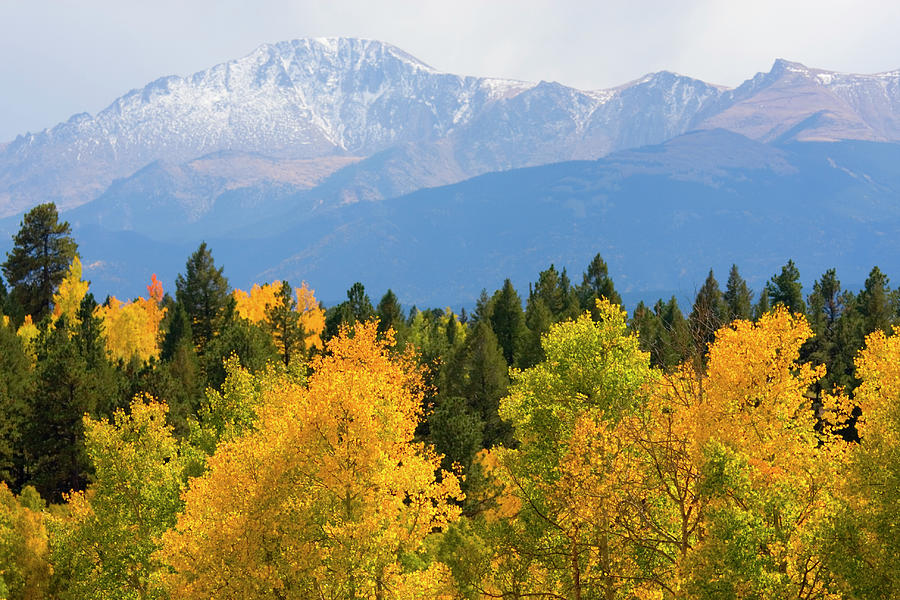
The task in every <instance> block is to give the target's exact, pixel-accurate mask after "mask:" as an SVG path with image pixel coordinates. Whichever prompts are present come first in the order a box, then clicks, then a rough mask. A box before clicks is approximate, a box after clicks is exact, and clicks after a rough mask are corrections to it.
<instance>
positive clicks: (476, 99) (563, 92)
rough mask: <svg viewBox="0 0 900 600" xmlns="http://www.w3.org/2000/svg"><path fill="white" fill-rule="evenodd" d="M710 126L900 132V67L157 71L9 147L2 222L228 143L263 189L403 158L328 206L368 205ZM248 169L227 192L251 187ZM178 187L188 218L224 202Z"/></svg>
mask: <svg viewBox="0 0 900 600" xmlns="http://www.w3.org/2000/svg"><path fill="white" fill-rule="evenodd" d="M713 128H722V129H728V130H731V131H735V132H738V133H741V134H742V135H745V136H747V137H749V138H751V139H755V140H759V141H764V142H769V141H774V140H785V139H797V140H806V141H831V140H839V139H860V140H873V141H895V140H900V71H894V72H890V73H882V74H878V75H853V74H841V73H834V72H831V71H823V70H820V69H809V68H806V67H803V66H802V65H799V64H797V63H791V62H788V61H783V60H778V61H776V62H775V65H774V66H773V68H772V69H771V71H769V72H768V73H760V74H757V75H756V76H754V77H753V78H751V79H749V80H748V81H746V82H745V83H744V84H742V85H741V86H739V87H737V88H734V89H726V88H723V87H721V86H716V85H712V84H708V83H705V82H703V81H700V80H697V79H692V78H690V77H685V76H682V75H677V74H674V73H669V72H665V71H664V72H660V73H654V74H650V75H647V76H645V77H643V78H640V79H637V80H635V81H633V82H630V83H627V84H625V85H622V86H619V87H616V88H613V89H609V90H589V91H584V90H577V89H574V88H571V87H567V86H564V85H561V84H558V83H550V82H539V83H528V82H520V81H513V80H505V79H491V78H477V77H464V76H459V75H454V74H449V73H442V72H440V71H437V70H435V69H433V68H432V67H430V66H428V65H426V64H424V63H422V62H421V61H419V60H417V59H415V58H414V57H412V56H410V55H409V54H407V53H406V52H404V51H402V50H400V49H399V48H396V47H394V46H391V45H390V44H385V43H382V42H377V41H372V40H360V39H351V38H327V39H304V40H293V41H288V42H280V43H277V44H266V45H263V46H260V47H259V48H257V49H256V50H255V51H253V52H252V53H250V54H248V55H247V56H245V57H243V58H240V59H237V60H233V61H229V62H226V63H222V64H220V65H216V66H214V67H212V68H210V69H207V70H205V71H200V72H198V73H195V74H193V75H191V76H188V77H174V76H173V77H164V78H161V79H158V80H156V81H154V82H152V83H150V84H148V85H147V86H145V87H144V88H143V89H140V90H133V91H131V92H129V93H127V94H125V95H124V96H122V97H121V98H119V99H117V100H116V101H114V102H113V103H112V104H111V105H110V106H109V107H108V108H106V109H104V110H103V111H101V112H100V113H98V114H97V115H95V116H91V115H87V114H81V115H75V116H73V117H72V118H71V119H69V121H67V122H65V123H61V124H59V125H57V126H55V127H52V128H49V129H46V130H44V131H41V132H38V133H33V134H32V133H30V134H27V135H22V136H19V137H18V138H16V139H15V140H13V141H11V142H9V143H7V144H5V145H0V216H4V215H12V214H16V213H19V212H21V211H23V210H26V209H27V208H28V207H30V206H31V205H33V204H35V203H37V202H40V201H46V200H54V201H56V202H57V203H58V204H60V205H61V206H62V207H63V208H72V207H75V206H79V205H81V204H84V203H86V202H89V201H90V200H93V199H94V198H97V197H99V196H101V195H102V194H104V192H108V191H113V192H114V191H115V190H114V188H110V186H111V184H113V182H114V181H115V180H116V179H121V178H129V177H131V176H132V175H133V174H137V173H138V172H139V171H140V170H141V169H143V168H144V167H146V166H147V165H149V164H151V163H153V162H154V161H158V160H162V161H164V162H166V163H169V164H173V165H182V164H184V163H189V162H191V161H196V160H197V159H199V158H201V157H209V156H210V155H212V158H211V159H210V160H215V157H216V156H217V155H218V154H219V153H221V152H223V151H224V152H230V153H235V154H246V155H248V156H256V155H259V156H262V157H265V159H266V161H268V162H267V166H266V169H268V171H261V174H260V175H259V176H256V177H251V178H250V179H253V180H254V184H253V185H258V184H259V183H260V181H263V182H264V181H266V180H267V176H266V175H265V173H266V172H271V171H272V170H273V169H274V171H276V172H278V173H281V174H284V173H286V172H288V171H290V172H291V173H292V174H291V176H290V177H289V179H299V180H302V181H306V180H310V179H311V178H312V179H315V178H316V177H318V175H317V174H319V173H321V172H322V165H321V164H320V163H319V162H317V161H319V160H320V159H327V160H326V161H325V164H328V165H330V167H329V168H332V167H335V166H336V165H338V164H339V163H336V162H335V161H334V160H332V159H334V158H335V157H338V158H352V159H357V158H366V157H375V158H374V160H373V161H372V163H370V164H374V165H378V168H382V167H383V166H384V162H385V160H387V161H388V162H390V164H391V165H392V169H393V172H394V173H395V174H396V175H393V176H392V175H385V173H384V172H375V171H371V170H370V171H366V165H364V164H362V163H360V164H355V165H353V166H352V167H347V168H353V169H354V174H353V175H352V176H350V175H345V176H343V181H345V182H348V183H347V184H346V187H345V188H342V189H339V190H335V191H334V193H333V195H332V196H333V198H332V201H334V202H354V201H357V200H364V199H379V198H385V197H392V196H394V195H398V194H401V193H408V192H411V191H414V190H416V189H420V188H422V187H427V186H434V185H442V184H447V183H454V182H456V181H461V180H463V179H466V178H468V177H471V176H474V175H478V174H482V173H487V172H491V171H499V170H506V169H511V168H518V167H525V166H535V165H541V164H548V163H553V162H560V161H565V160H573V159H595V158H598V157H601V156H605V155H607V154H609V153H610V152H614V151H617V150H621V149H627V148H635V147H640V146H644V145H647V144H656V143H661V142H663V141H665V140H667V139H671V138H673V137H675V136H677V135H680V134H682V133H685V132H687V131H691V130H695V129H713ZM385 156H387V158H385ZM302 161H308V162H302ZM232 162H233V161H232ZM348 162H352V161H348ZM364 162H365V161H364ZM250 163H253V161H252V160H248V161H245V164H244V165H243V166H242V170H241V173H242V175H241V176H240V177H236V178H235V179H234V181H230V180H229V181H225V182H223V183H222V185H223V186H225V187H226V188H228V189H233V188H235V187H239V186H240V185H241V182H242V181H244V180H246V179H247V177H246V171H247V169H248V168H249V166H248V165H249V164H250ZM273 165H278V166H277V167H273ZM306 169H312V171H310V173H309V174H308V175H307V173H306ZM188 171H191V172H193V171H194V170H193V169H188ZM219 171H223V170H222V169H219ZM339 174H340V171H339V172H338V173H337V174H336V175H339ZM281 179H284V177H281ZM141 181H142V182H146V173H143V174H142V175H141ZM270 181H271V182H272V183H273V185H278V186H281V185H282V184H284V182H283V181H281V180H279V179H278V178H277V177H276V178H270ZM143 184H144V183H142V185H143ZM186 185H188V187H190V188H192V189H196V188H198V184H196V183H195V182H194V183H192V182H188V183H186ZM120 187H121V186H120ZM132 187H133V188H134V189H133V190H132V192H131V193H130V194H131V197H137V196H139V195H140V189H141V188H140V186H132ZM157 187H158V186H157ZM199 187H203V186H202V185H200V186H199ZM213 187H215V186H213ZM217 189H218V188H217ZM298 189H304V187H303V186H302V185H300V186H298ZM176 192H178V190H176ZM177 195H178V194H177V193H176V196H177ZM181 195H182V196H185V197H188V198H189V200H185V201H186V202H191V203H192V204H191V205H190V206H188V207H187V208H186V209H185V210H186V212H188V213H191V214H195V213H197V214H199V213H198V212H197V211H198V210H200V212H201V213H202V206H204V205H210V204H213V203H214V202H215V197H207V198H203V199H202V201H198V200H196V199H195V198H194V195H193V192H191V193H186V194H181ZM198 207H200V208H199V209H198Z"/></svg>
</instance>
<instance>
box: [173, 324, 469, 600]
mask: <svg viewBox="0 0 900 600" xmlns="http://www.w3.org/2000/svg"><path fill="white" fill-rule="evenodd" d="M392 342H393V340H392V336H391V335H388V336H386V339H384V340H380V339H379V338H378V334H377V326H376V324H375V323H367V324H363V325H357V326H356V328H355V333H354V335H353V336H352V337H351V336H350V334H349V333H348V331H347V330H346V329H345V330H343V331H342V333H341V334H340V335H339V336H338V337H336V338H334V339H333V340H332V341H331V342H329V344H328V347H327V351H328V353H327V354H326V355H323V356H319V357H317V358H315V359H314V361H313V374H312V375H311V376H310V379H309V383H308V386H304V385H302V384H300V383H298V382H297V381H296V380H294V379H291V378H289V377H285V376H281V375H278V374H277V372H275V371H273V372H270V373H269V374H267V375H264V377H270V378H276V379H274V380H272V381H269V382H267V383H266V385H263V386H260V388H259V389H260V390H261V392H260V393H261V396H260V399H259V402H258V404H257V408H256V414H257V416H256V420H255V428H254V429H253V430H251V431H248V432H246V433H245V434H244V435H242V436H239V437H237V438H234V439H232V440H230V441H224V442H223V443H221V444H220V445H219V447H218V448H217V450H216V452H215V454H214V455H213V456H211V457H210V459H209V461H208V470H207V472H206V473H205V474H204V475H203V476H201V477H199V478H197V479H195V480H193V481H192V483H191V485H190V488H189V490H188V491H187V492H186V494H185V496H184V499H185V503H186V505H185V510H184V513H183V514H182V515H181V516H180V517H179V519H178V523H177V525H176V527H175V528H174V530H172V531H170V532H169V533H167V534H166V535H165V536H164V548H163V550H162V551H161V554H160V556H161V557H162V559H163V560H164V561H165V562H166V563H168V565H169V566H170V572H169V573H168V574H166V575H165V576H164V578H163V579H164V583H165V585H166V587H167V589H168V592H169V594H170V595H171V597H172V598H210V597H221V598H229V597H230V598H247V599H252V598H328V599H338V598H341V599H356V598H384V599H401V598H402V599H407V598H409V599H411V598H440V597H443V595H444V593H445V589H446V585H447V581H446V580H447V573H446V569H445V568H443V567H442V566H441V565H440V564H439V563H431V564H430V565H429V564H427V561H425V560H423V557H422V556H420V553H421V551H422V550H423V541H424V540H425V539H426V537H428V536H429V535H430V534H431V533H432V532H434V531H437V530H440V529H442V528H444V527H445V526H446V525H447V524H448V523H449V522H451V521H453V520H454V519H455V518H456V516H457V514H458V512H459V511H458V508H457V507H456V505H455V504H454V503H453V500H455V499H456V498H458V496H459V494H460V492H459V485H458V481H457V479H456V477H455V476H453V475H452V474H448V473H442V474H441V477H440V479H436V478H435V473H437V472H438V470H439V457H438V456H436V455H435V454H434V453H433V452H431V451H429V450H428V448H426V447H424V446H423V445H422V444H420V443H417V442H415V441H414V433H415V429H416V426H417V424H418V423H419V420H420V419H421V400H422V390H421V374H420V373H419V371H418V370H417V369H416V367H415V362H414V360H413V357H412V356H410V355H408V354H407V355H402V356H397V355H396V354H395V353H393V352H392V351H391V346H392Z"/></svg>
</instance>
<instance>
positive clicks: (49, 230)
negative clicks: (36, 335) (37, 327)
mask: <svg viewBox="0 0 900 600" xmlns="http://www.w3.org/2000/svg"><path fill="white" fill-rule="evenodd" d="M77 251H78V244H76V243H75V240H73V239H72V229H71V227H69V224H68V223H67V222H65V221H63V222H62V223H60V222H59V214H58V213H57V211H56V205H55V204H53V203H52V202H51V203H47V204H39V205H37V206H35V207H34V208H32V209H31V210H30V211H28V212H27V213H26V214H25V217H24V218H23V219H22V225H21V227H20V229H19V232H18V233H17V234H16V235H15V236H14V237H13V248H12V250H10V251H9V252H8V253H7V254H6V262H4V263H3V265H2V267H3V274H4V275H5V276H6V279H7V281H8V282H9V285H10V286H11V287H12V295H13V296H15V298H16V301H17V302H18V303H19V304H21V305H22V307H23V308H24V310H25V312H26V313H27V314H29V315H31V316H32V318H33V319H34V322H35V323H37V322H38V321H40V320H41V319H42V318H44V317H45V316H46V315H48V314H50V309H51V305H52V303H53V293H54V292H55V291H56V288H57V287H58V286H59V284H60V282H62V280H63V278H64V277H65V275H66V271H67V270H68V268H69V264H70V263H71V262H72V259H73V258H74V257H75V254H76V253H77Z"/></svg>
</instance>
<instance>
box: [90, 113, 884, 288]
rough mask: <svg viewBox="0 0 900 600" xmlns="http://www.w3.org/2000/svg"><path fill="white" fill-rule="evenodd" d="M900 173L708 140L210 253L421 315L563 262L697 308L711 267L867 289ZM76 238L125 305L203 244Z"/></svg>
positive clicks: (264, 231) (233, 273) (514, 174)
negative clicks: (143, 277)
mask: <svg viewBox="0 0 900 600" xmlns="http://www.w3.org/2000/svg"><path fill="white" fill-rule="evenodd" d="M898 163H900V144H888V143H874V142H862V141H847V142H834V143H811V142H804V143H798V142H789V143H782V144H763V143H760V142H756V141H753V140H750V139H748V138H746V137H744V136H740V135H738V134H735V133H732V132H728V131H724V130H711V131H700V132H695V133H691V134H687V135H684V136H680V137H677V138H674V139H672V140H670V141H669V142H666V143H665V144H662V145H656V146H648V147H643V148H640V149H636V150H630V151H624V152H619V153H615V154H613V155H610V156H609V157H606V158H604V159H600V160H597V161H574V162H565V163H557V164H552V165H545V166H540V167H533V168H527V169H518V170H512V171H507V172H502V173H493V174H488V175H483V176H480V177H476V178H474V179H470V180H467V181H464V182H462V183H459V184H455V185H451V186H444V187H438V188H433V189H427V190H421V191H418V192H415V193H413V194H409V195H406V196H402V197H399V198H394V199H388V200H385V201H382V202H364V203H354V204H343V205H339V206H335V207H331V208H328V209H321V208H320V209H316V210H313V209H311V208H309V207H307V208H306V209H302V210H304V211H307V216H306V217H305V218H303V219H299V220H297V221H295V222H293V223H291V224H288V225H285V224H284V221H285V215H283V214H278V215H273V216H265V215H260V218H259V219H258V220H257V221H256V222H255V223H249V222H248V223H245V224H244V226H243V227H237V228H236V229H233V230H232V231H231V232H230V233H228V234H223V233H221V232H222V231H224V230H222V229H219V230H218V231H219V232H220V233H219V234H217V235H214V236H210V237H206V240H207V241H208V242H209V244H210V247H211V248H212V249H213V252H214V254H215V257H216V261H217V262H218V263H219V264H223V265H225V267H226V274H227V275H228V276H229V278H230V279H231V281H232V283H233V284H234V285H236V286H239V287H244V286H247V285H249V284H250V283H252V282H260V281H269V280H273V279H284V278H287V279H289V280H290V281H292V282H299V281H300V280H307V281H309V282H311V283H312V285H313V286H314V287H315V288H316V290H317V297H319V298H321V299H323V300H325V301H326V302H330V301H339V300H340V299H341V298H342V296H343V292H344V291H345V290H346V289H347V288H348V287H349V286H350V284H352V283H353V282H354V281H357V280H359V281H362V282H364V283H365V284H366V286H367V288H368V289H370V291H371V293H373V294H380V293H381V292H382V291H383V290H384V289H386V288H387V287H391V288H393V289H394V291H395V292H397V294H398V295H399V296H400V297H401V298H402V299H403V300H404V302H409V303H413V302H414V303H417V304H419V305H420V306H423V305H434V304H441V305H443V304H446V303H453V304H454V305H456V304H457V303H460V302H465V303H470V302H472V301H473V300H474V299H475V298H476V297H477V295H478V293H479V292H480V290H481V288H482V287H486V288H488V289H494V288H496V287H498V286H499V285H500V284H501V283H502V281H503V279H504V278H505V277H511V278H512V279H513V281H514V283H515V284H516V285H517V286H519V287H520V289H526V288H527V283H528V281H531V280H533V278H534V277H535V276H536V275H537V273H538V272H539V271H540V270H541V269H544V268H546V267H547V266H548V265H549V264H550V263H555V264H556V265H557V266H558V267H562V266H566V267H568V268H569V270H570V276H572V277H573V279H576V280H577V279H578V274H579V273H580V270H581V269H583V268H584V266H585V265H587V263H588V262H589V261H590V259H591V257H593V255H594V254H595V253H597V252H600V253H602V255H603V256H604V258H605V259H606V260H607V262H608V263H609V265H610V271H611V275H612V276H613V277H614V279H615V281H616V285H617V287H618V288H619V289H621V290H622V291H624V292H627V293H628V294H629V297H631V298H635V297H641V296H643V297H649V298H650V299H655V298H656V297H657V296H658V294H659V293H660V290H669V293H671V292H674V291H677V290H681V291H682V292H685V293H686V295H693V293H694V291H695V290H696V288H697V287H699V285H700V284H701V283H702V281H703V279H704V277H705V276H706V273H707V271H708V269H709V268H710V267H713V268H714V269H715V271H716V273H717V274H718V275H719V276H720V277H724V276H725V274H726V273H727V269H728V268H729V267H730V265H731V264H732V263H737V264H738V265H739V266H740V268H741V271H742V273H743V275H744V276H745V277H746V278H747V279H748V280H749V281H750V283H751V285H752V286H753V287H754V289H756V290H759V289H760V288H761V287H762V285H763V284H764V282H765V281H766V280H767V279H768V278H769V277H770V276H771V275H772V274H774V273H775V272H777V270H778V269H779V268H780V267H781V265H783V264H784V263H785V262H786V261H787V259H788V258H793V259H794V260H795V262H796V263H797V264H798V266H799V267H800V269H801V273H802V274H803V276H804V280H805V281H807V282H809V281H810V280H811V279H812V278H813V277H817V276H818V275H820V274H821V273H823V272H824V271H825V270H826V269H828V268H831V267H835V268H837V270H838V274H839V276H840V277H841V279H842V281H844V282H845V284H847V285H852V284H854V283H861V282H862V281H863V280H864V279H865V276H866V273H867V272H868V269H870V268H871V267H872V266H873V265H875V264H877V265H879V266H880V267H881V268H882V270H884V271H885V272H886V273H888V275H891V274H896V273H900V258H898V257H900V236H897V232H898V231H900V202H898V200H897V199H898V198H900V172H898V171H897V169H896V164H898ZM354 166H355V165H354ZM314 191H315V190H312V191H311V192H310V193H313V192H314ZM307 200H309V197H307ZM285 204H286V205H287V204H288V202H287V201H286V202H285ZM85 208H87V207H85ZM231 225H232V227H233V228H234V227H235V223H234V221H231ZM151 233H152V232H151ZM76 238H77V239H78V241H79V243H80V244H81V247H82V253H83V255H84V257H85V264H86V265H87V266H86V276H87V277H88V278H90V279H91V280H92V281H93V283H94V285H95V286H96V287H97V288H98V289H100V290H103V291H104V292H107V291H109V292H113V293H117V294H120V295H125V296H132V295H136V294H138V293H141V292H142V287H141V285H142V282H141V281H140V280H135V279H134V277H135V275H134V274H139V273H144V272H146V273H150V272H156V273H158V274H159V276H160V277H161V278H162V280H163V281H164V282H165V281H168V282H171V281H173V280H174V277H175V274H176V273H177V272H179V271H181V270H183V268H184V260H185V259H186V257H187V255H188V254H189V252H190V251H191V250H192V249H193V248H194V247H196V245H197V244H198V243H199V238H195V239H193V240H191V241H190V242H186V241H184V240H182V241H177V242H173V241H172V240H166V239H165V236H163V235H157V237H156V239H155V240H154V239H149V238H148V236H146V235H141V234H138V233H136V232H109V231H106V230H103V229H102V228H98V227H97V226H95V225H86V224H81V225H79V227H78V228H77V229H76ZM132 238H133V240H132ZM129 240H132V241H129ZM894 276H896V275H894ZM129 286H130V287H129Z"/></svg>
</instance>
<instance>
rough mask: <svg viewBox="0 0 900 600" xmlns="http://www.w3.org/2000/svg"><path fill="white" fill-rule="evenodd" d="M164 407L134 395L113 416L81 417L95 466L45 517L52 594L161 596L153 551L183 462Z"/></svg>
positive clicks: (169, 516) (82, 598)
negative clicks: (85, 484) (54, 583)
mask: <svg viewBox="0 0 900 600" xmlns="http://www.w3.org/2000/svg"><path fill="white" fill-rule="evenodd" d="M167 412H168V409H167V407H166V405H165V404H160V403H158V402H156V401H154V400H153V399H152V398H142V397H137V398H135V399H134V401H133V402H132V404H131V407H130V410H129V412H128V413H126V412H125V411H123V410H121V409H120V410H117V411H116V412H115V414H114V415H113V418H112V421H111V422H107V421H105V420H94V419H91V418H90V417H87V416H86V417H85V418H84V428H85V446H86V449H87V454H88V456H89V457H90V460H91V464H92V465H93V468H94V471H95V473H94V476H93V482H92V484H91V485H90V487H89V488H88V489H87V491H83V492H73V493H72V494H69V495H67V504H66V506H65V509H64V510H63V511H60V512H59V513H58V514H57V515H55V516H54V518H52V519H51V521H50V532H51V536H50V539H51V552H52V559H53V566H54V571H55V577H56V579H57V580H58V581H59V585H58V587H59V588H60V589H59V590H58V591H57V594H56V597H58V598H60V599H62V600H65V599H69V598H71V599H78V600H86V599H94V600H105V599H110V600H112V599H116V600H120V599H121V600H125V599H134V600H148V599H150V598H160V597H161V596H160V593H159V591H158V589H156V587H155V586H154V585H153V578H154V577H155V574H156V571H157V569H158V568H159V566H160V565H159V562H158V558H157V557H156V556H154V552H155V551H156V550H157V548H158V547H159V544H160V542H159V539H160V536H161V535H162V533H163V532H164V531H166V530H167V529H169V528H170V527H172V525H174V523H175V515H176V514H177V513H178V511H179V510H180V509H181V506H182V502H181V498H180V492H181V490H182V487H183V486H184V479H185V477H184V468H185V460H184V458H183V456H182V454H181V451H180V449H179V443H178V441H177V440H176V439H175V437H174V436H173V435H172V428H171V427H170V426H169V425H167V424H166V414H167Z"/></svg>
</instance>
